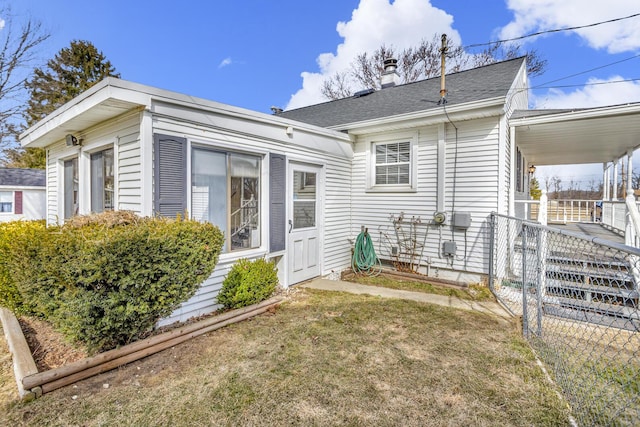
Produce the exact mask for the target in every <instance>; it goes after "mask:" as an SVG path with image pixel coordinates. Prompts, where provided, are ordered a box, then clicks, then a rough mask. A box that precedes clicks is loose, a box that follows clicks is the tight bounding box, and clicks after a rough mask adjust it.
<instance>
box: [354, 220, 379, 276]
mask: <svg viewBox="0 0 640 427" xmlns="http://www.w3.org/2000/svg"><path fill="white" fill-rule="evenodd" d="M351 268H352V269H353V272H354V273H363V274H368V275H369V276H377V275H378V274H380V269H381V263H380V260H379V259H378V257H377V256H376V251H375V250H374V249H373V242H372V241H371V236H370V235H369V233H367V231H366V230H365V231H363V232H362V233H360V234H358V237H357V238H356V243H355V246H354V248H353V258H352V259H351Z"/></svg>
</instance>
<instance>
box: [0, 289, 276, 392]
mask: <svg viewBox="0 0 640 427" xmlns="http://www.w3.org/2000/svg"><path fill="white" fill-rule="evenodd" d="M282 301H283V298H281V297H273V298H270V299H268V300H265V301H263V302H261V303H258V304H253V305H250V306H247V307H244V308H240V309H236V310H232V311H228V312H226V313H223V314H220V315H218V316H213V317H209V318H206V319H203V320H201V321H199V322H196V323H192V324H188V325H184V326H180V327H178V328H176V329H172V330H170V331H167V332H164V333H162V334H159V335H156V336H153V337H150V338H147V339H144V340H141V341H136V342H134V343H131V344H128V345H125V346H122V347H120V348H116V349H113V350H109V351H105V352H104V353H100V354H98V355H96V356H93V357H88V358H85V359H82V360H78V361H77V362H73V363H70V364H68V365H64V366H61V367H59V368H55V369H50V370H48V371H43V372H38V369H37V367H36V364H35V362H34V360H33V356H32V355H31V350H30V349H29V346H28V345H27V342H26V340H25V338H24V334H23V333H22V329H21V328H20V324H19V323H18V320H17V319H16V317H15V315H14V314H13V313H12V312H11V311H9V310H7V309H5V308H2V307H0V319H1V320H2V327H3V329H4V332H5V337H6V339H7V344H8V346H9V351H10V352H11V355H12V357H13V369H14V374H15V377H16V382H17V384H18V393H19V395H20V397H21V399H23V400H32V399H35V398H37V397H40V396H41V395H42V394H43V393H48V392H50V391H53V390H56V389H58V388H60V387H64V386H67V385H70V384H73V383H75V382H77V381H80V380H83V379H85V378H89V377H91V376H94V375H98V374H100V373H103V372H106V371H109V370H111V369H114V368H117V367H119V366H122V365H124V364H127V363H131V362H134V361H136V360H139V359H142V358H144V357H147V356H150V355H152V354H154V353H157V352H159V351H162V350H164V349H167V348H169V347H173V346H175V345H177V344H180V343H182V342H184V341H187V340H189V339H191V338H194V337H197V336H199V335H202V334H206V333H207V332H211V331H214V330H216V329H220V328H222V327H225V326H227V325H231V324H233V323H237V322H241V321H243V320H246V319H249V318H251V317H254V316H257V315H259V314H262V313H264V312H266V311H267V310H269V309H271V308H272V307H275V306H277V305H278V304H280V303H281V302H282Z"/></svg>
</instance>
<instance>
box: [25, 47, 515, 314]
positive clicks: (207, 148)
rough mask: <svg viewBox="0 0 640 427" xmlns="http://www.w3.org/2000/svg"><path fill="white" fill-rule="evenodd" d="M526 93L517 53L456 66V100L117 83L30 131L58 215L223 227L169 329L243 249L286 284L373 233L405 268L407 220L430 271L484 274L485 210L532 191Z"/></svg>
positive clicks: (339, 264) (398, 89) (427, 85)
mask: <svg viewBox="0 0 640 427" xmlns="http://www.w3.org/2000/svg"><path fill="white" fill-rule="evenodd" d="M391 71H393V70H391ZM526 86H527V77H526V64H525V61H524V59H523V58H519V59H515V60H510V61H505V62H501V63H497V64H493V65H489V66H485V67H480V68H476V69H473V70H468V71H464V72H460V73H455V74H450V75H448V76H447V89H448V93H447V95H446V98H445V99H441V98H440V95H439V92H440V80H439V79H428V80H424V81H421V82H416V83H411V84H406V85H398V86H393V85H387V86H386V87H385V88H384V89H381V90H378V91H372V90H370V91H364V92H361V93H359V94H357V95H356V96H354V97H351V98H345V99H342V100H338V101H332V102H327V103H323V104H318V105H315V106H310V107H305V108H301V109H297V110H291V111H285V112H281V113H277V114H275V115H265V114H261V113H257V112H253V111H248V110H243V109H240V108H235V107H231V106H228V105H223V104H219V103H215V102H212V101H207V100H203V99H198V98H193V97H190V96H186V95H182V94H177V93H174V92H168V91H164V90H160V89H156V88H152V87H148V86H143V85H139V84H134V83H131V82H126V81H122V80H118V79H113V78H109V79H106V80H104V81H103V82H101V83H99V84H97V85H96V86H94V87H93V88H91V89H90V90H88V91H87V92H85V93H83V94H82V95H80V96H79V97H77V98H76V99H74V100H72V101H70V102H69V103H68V104H66V105H65V106H63V107H61V108H60V109H58V110H57V111H55V112H54V113H52V114H51V115H49V116H48V117H46V118H45V119H44V120H42V121H41V122H39V123H37V124H36V125H34V126H33V127H31V128H30V129H28V130H27V131H26V132H25V133H24V134H23V135H21V140H22V143H23V145H24V146H28V147H44V148H46V150H47V221H48V223H50V224H52V223H57V222H61V221H63V220H64V218H68V217H69V216H72V215H76V214H85V213H90V212H96V211H101V210H106V209H127V210H132V211H134V212H136V213H138V214H140V215H144V216H148V215H168V216H175V215H176V214H183V213H185V212H188V215H190V216H191V217H193V218H196V219H198V220H203V221H210V222H213V223H215V224H216V225H218V226H219V227H220V228H221V229H222V230H223V231H224V232H225V236H226V242H225V248H224V253H223V254H222V255H221V257H220V261H219V264H218V266H217V268H216V270H215V271H214V273H213V274H212V275H211V277H210V278H209V279H207V280H206V281H205V282H204V283H203V285H202V286H201V288H200V290H199V291H198V293H197V294H196V296H194V298H192V299H191V300H190V301H188V302H187V303H185V304H183V305H182V307H180V309H178V310H177V311H176V312H175V313H174V315H173V316H172V317H171V318H169V319H165V321H164V323H168V322H171V321H175V320H185V319H187V318H189V317H192V316H196V315H199V314H203V313H206V312H210V311H212V310H213V309H215V308H216V295H217V292H218V290H219V289H220V286H221V283H222V281H223V279H224V277H225V275H226V274H227V272H228V270H229V268H230V267H231V265H232V264H233V263H234V262H235V261H236V260H237V259H239V258H241V257H243V258H257V257H267V258H271V259H274V260H275V261H276V262H277V265H278V268H279V274H280V281H281V283H282V284H283V285H284V286H289V285H291V284H295V283H298V282H301V281H303V280H307V279H309V278H312V277H316V276H321V275H331V274H332V273H334V274H335V273H339V272H340V271H342V270H344V269H346V268H348V267H349V266H350V261H351V260H350V258H351V244H350V242H349V239H351V240H353V239H354V238H355V237H356V236H357V235H358V233H359V232H360V231H361V228H367V229H368V230H369V233H370V234H371V236H372V237H373V240H374V244H375V245H376V250H377V251H378V255H379V256H380V257H381V258H383V259H385V260H388V261H393V259H394V256H395V255H394V252H397V251H398V247H397V246H398V245H399V239H398V238H397V236H396V233H395V230H394V223H393V222H392V219H393V218H396V219H397V218H398V217H399V216H401V215H402V216H403V218H406V219H407V220H408V219H413V220H416V223H419V227H420V230H421V233H423V234H422V236H423V237H424V246H423V247H420V256H419V259H418V260H417V264H418V267H419V271H421V272H424V273H427V274H429V275H430V276H435V277H440V278H446V279H453V280H458V281H478V280H481V279H482V277H483V276H484V275H486V273H487V269H488V241H487V238H488V237H487V236H488V233H487V220H488V217H489V215H490V214H491V212H494V211H495V212H499V213H505V214H506V213H509V212H511V211H512V206H513V203H514V198H515V192H514V189H516V188H518V189H519V190H520V191H521V192H524V191H525V186H526V185H528V183H527V182H525V178H526V176H525V167H526V160H525V159H524V158H523V157H522V156H521V155H518V156H516V154H515V153H516V152H517V151H518V148H517V147H515V146H514V143H513V138H512V137H511V135H510V129H509V125H508V123H509V116H510V115H511V113H512V111H513V110H514V109H518V108H526V105H527V91H526ZM418 218H419V221H417V219H418ZM442 219H443V221H442ZM409 237H411V235H409ZM413 237H415V236H413ZM414 240H415V239H414ZM394 242H395V243H394ZM394 246H395V248H394Z"/></svg>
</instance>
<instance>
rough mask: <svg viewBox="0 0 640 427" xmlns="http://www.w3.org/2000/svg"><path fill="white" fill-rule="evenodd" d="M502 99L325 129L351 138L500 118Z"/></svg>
mask: <svg viewBox="0 0 640 427" xmlns="http://www.w3.org/2000/svg"><path fill="white" fill-rule="evenodd" d="M504 101H505V97H504V96H499V97H494V98H486V99H482V100H479V101H472V102H465V103H462V104H450V105H447V104H444V105H443V106H442V108H431V109H428V110H421V111H415V112H411V113H407V114H399V115H395V116H387V117H383V118H378V119H372V120H366V121H361V122H354V123H347V124H341V125H338V126H332V127H329V129H335V130H339V131H348V132H349V134H351V135H362V134H367V133H375V132H384V131H389V130H397V129H405V128H411V127H415V126H429V125H433V124H437V123H442V122H448V121H463V120H471V119H477V118H482V117H490V116H498V115H501V114H504Z"/></svg>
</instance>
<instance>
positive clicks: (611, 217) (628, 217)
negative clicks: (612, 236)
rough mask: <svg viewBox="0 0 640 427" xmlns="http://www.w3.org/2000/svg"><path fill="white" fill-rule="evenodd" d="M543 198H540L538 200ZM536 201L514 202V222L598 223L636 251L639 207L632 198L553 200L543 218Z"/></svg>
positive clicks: (638, 231)
mask: <svg viewBox="0 0 640 427" xmlns="http://www.w3.org/2000/svg"><path fill="white" fill-rule="evenodd" d="M545 198H546V196H545V195H543V197H542V200H543V203H544V199H545ZM540 203H541V201H540V200H516V201H515V210H516V211H515V216H516V217H517V218H522V219H527V220H530V221H537V222H540V223H542V224H544V225H546V224H553V223H561V224H566V223H570V222H598V223H602V225H604V226H605V227H607V228H608V229H610V230H613V231H615V232H618V233H620V234H624V235H625V241H626V244H627V245H629V246H633V247H636V248H640V203H638V202H636V201H635V198H634V197H633V196H628V197H627V199H626V200H621V201H602V200H570V199H560V200H558V199H553V200H547V202H546V204H545V205H546V207H547V209H546V215H541V213H542V212H541V205H540Z"/></svg>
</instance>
